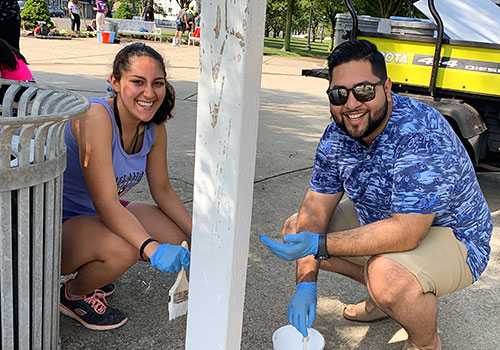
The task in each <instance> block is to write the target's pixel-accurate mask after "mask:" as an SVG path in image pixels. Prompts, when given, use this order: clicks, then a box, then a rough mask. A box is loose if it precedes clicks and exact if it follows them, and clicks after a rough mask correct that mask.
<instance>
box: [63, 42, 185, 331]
mask: <svg viewBox="0 0 500 350" xmlns="http://www.w3.org/2000/svg"><path fill="white" fill-rule="evenodd" d="M110 83H111V86H112V89H113V92H114V97H111V98H108V99H106V98H93V99H90V102H91V106H90V109H89V110H88V111H87V112H86V113H84V114H83V115H82V116H81V117H80V118H78V119H75V120H71V121H70V122H68V124H67V126H66V134H65V142H66V147H67V155H66V157H67V168H66V170H65V172H64V176H63V181H64V186H63V224H62V249H61V252H62V257H61V258H62V260H61V271H62V274H63V275H68V274H74V273H77V275H76V277H75V278H74V279H71V280H68V281H67V282H65V283H64V284H63V285H62V286H61V290H60V304H59V305H60V310H61V312H62V313H63V314H65V315H67V316H69V317H72V318H74V319H76V320H77V321H79V322H80V323H82V324H83V325H84V326H85V327H87V328H90V329H93V330H107V329H114V328H117V327H120V326H122V325H123V324H124V323H125V322H126V321H127V317H126V316H125V314H124V313H123V312H121V311H120V310H117V309H115V308H113V307H111V306H109V305H108V303H107V301H106V296H107V295H110V294H111V293H113V291H114V289H115V286H114V284H113V283H112V282H113V281H115V280H116V279H117V278H119V277H120V276H121V275H122V274H124V273H125V272H126V271H127V270H128V269H129V268H130V267H131V266H133V265H134V264H135V263H136V262H137V261H145V262H147V263H150V264H151V265H152V266H153V267H155V268H157V269H159V270H161V271H164V272H168V273H177V272H179V271H180V269H181V266H183V267H184V268H185V269H186V270H189V264H190V252H189V250H187V249H185V248H183V247H182V246H181V245H180V244H181V243H182V242H183V241H187V242H188V243H189V242H191V230H192V226H191V225H192V224H191V215H190V214H189V212H188V211H187V210H186V208H185V207H184V204H183V203H182V201H181V200H180V199H179V197H178V195H177V194H176V192H175V190H174V189H173V188H172V186H171V184H170V180H169V176H168V165H167V131H166V124H165V122H166V120H167V119H170V118H171V117H172V114H171V113H172V109H173V108H174V104H175V91H174V89H173V87H172V86H171V85H170V84H169V83H168V81H167V80H166V72H165V63H164V60H163V58H162V56H161V55H160V54H159V53H158V52H157V51H155V50H154V49H152V48H151V47H149V46H147V45H144V44H142V43H134V44H131V45H128V46H126V47H124V48H122V49H121V50H120V51H119V52H118V53H117V55H116V57H115V60H114V62H113V71H112V74H111V76H110ZM144 175H145V176H146V177H147V180H148V185H149V190H150V193H151V196H152V198H153V200H154V202H155V203H154V204H152V203H146V202H139V201H126V200H123V199H121V196H123V195H125V194H126V193H127V192H128V191H129V190H130V189H131V188H132V187H134V186H135V185H137V184H138V183H139V182H140V181H141V179H142V178H143V177H144Z"/></svg>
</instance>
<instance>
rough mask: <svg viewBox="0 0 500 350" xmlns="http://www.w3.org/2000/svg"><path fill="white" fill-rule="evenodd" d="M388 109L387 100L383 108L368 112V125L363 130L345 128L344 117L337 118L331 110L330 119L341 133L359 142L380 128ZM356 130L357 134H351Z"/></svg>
mask: <svg viewBox="0 0 500 350" xmlns="http://www.w3.org/2000/svg"><path fill="white" fill-rule="evenodd" d="M388 107H389V103H388V102H387V99H385V102H384V106H383V107H382V108H380V109H377V110H375V111H374V112H373V113H372V112H371V111H368V125H367V126H366V129H365V130H359V129H354V130H351V131H350V130H348V129H347V127H346V126H345V122H344V117H343V116H342V115H340V117H339V118H337V116H336V115H335V114H334V113H333V112H332V111H331V110H330V114H331V115H332V119H333V120H334V121H335V123H336V124H337V125H338V127H339V128H340V129H341V130H342V131H343V132H345V133H346V134H347V135H349V136H350V137H352V138H353V139H358V140H359V139H364V138H365V137H367V136H368V135H370V134H371V133H372V132H374V131H375V130H376V129H377V128H378V127H379V126H380V124H382V123H383V122H384V119H385V117H386V116H387V109H388ZM346 118H347V117H346ZM358 130H359V132H353V131H358Z"/></svg>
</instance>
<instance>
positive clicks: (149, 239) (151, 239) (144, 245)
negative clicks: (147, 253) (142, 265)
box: [139, 238, 160, 262]
mask: <svg viewBox="0 0 500 350" xmlns="http://www.w3.org/2000/svg"><path fill="white" fill-rule="evenodd" d="M151 242H158V240H156V239H154V238H148V239H146V240H145V241H144V243H142V245H141V249H139V256H140V257H141V259H142V261H146V262H149V259H147V258H144V249H145V248H146V246H147V245H148V244H149V243H151ZM158 243H160V242H158Z"/></svg>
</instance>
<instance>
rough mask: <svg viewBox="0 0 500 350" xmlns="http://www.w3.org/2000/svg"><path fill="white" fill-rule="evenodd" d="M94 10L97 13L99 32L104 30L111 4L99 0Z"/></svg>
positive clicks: (105, 0)
mask: <svg viewBox="0 0 500 350" xmlns="http://www.w3.org/2000/svg"><path fill="white" fill-rule="evenodd" d="M95 5H96V6H95V7H94V10H95V11H97V12H96V14H95V21H96V28H97V30H98V31H103V30H104V17H106V14H107V13H108V11H109V4H108V1H107V0H97V2H96V4H95Z"/></svg>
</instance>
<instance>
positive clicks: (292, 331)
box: [273, 324, 325, 350]
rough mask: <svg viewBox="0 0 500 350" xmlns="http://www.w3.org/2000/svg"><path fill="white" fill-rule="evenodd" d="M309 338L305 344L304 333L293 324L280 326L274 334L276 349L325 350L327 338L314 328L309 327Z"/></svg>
mask: <svg viewBox="0 0 500 350" xmlns="http://www.w3.org/2000/svg"><path fill="white" fill-rule="evenodd" d="M307 333H308V335H309V340H308V341H307V343H306V344H307V347H306V346H304V343H303V339H304V338H303V337H302V334H300V333H299V331H298V330H297V329H296V328H295V327H294V326H292V325H291V324H289V325H286V326H283V327H281V328H278V329H277V330H276V331H275V332H274V334H273V346H274V350H303V349H306V348H307V350H323V348H324V347H325V338H323V336H322V335H321V333H320V332H318V331H317V330H315V329H314V328H308V329H307Z"/></svg>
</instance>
